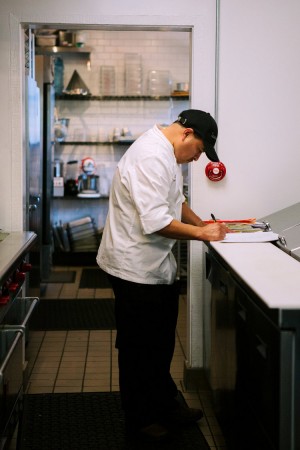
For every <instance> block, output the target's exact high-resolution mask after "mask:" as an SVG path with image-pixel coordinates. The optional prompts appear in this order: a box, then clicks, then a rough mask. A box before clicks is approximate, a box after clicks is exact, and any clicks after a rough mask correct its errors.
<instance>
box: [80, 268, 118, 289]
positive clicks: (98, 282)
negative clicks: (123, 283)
mask: <svg viewBox="0 0 300 450" xmlns="http://www.w3.org/2000/svg"><path fill="white" fill-rule="evenodd" d="M79 288H80V289H82V288H89V289H108V288H111V284H110V282H109V280H108V277H107V275H106V272H104V270H102V269H100V267H98V268H96V269H83V270H82V275H81V279H80V284H79Z"/></svg>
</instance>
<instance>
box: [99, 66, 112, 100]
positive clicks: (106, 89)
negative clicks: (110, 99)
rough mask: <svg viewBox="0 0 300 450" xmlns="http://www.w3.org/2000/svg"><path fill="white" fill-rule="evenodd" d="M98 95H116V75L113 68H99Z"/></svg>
mask: <svg viewBox="0 0 300 450" xmlns="http://www.w3.org/2000/svg"><path fill="white" fill-rule="evenodd" d="M100 94H101V95H108V96H111V95H116V74H115V68H114V67H113V66H101V68H100Z"/></svg>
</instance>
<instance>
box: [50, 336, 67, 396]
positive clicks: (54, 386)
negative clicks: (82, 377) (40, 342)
mask: <svg viewBox="0 0 300 450" xmlns="http://www.w3.org/2000/svg"><path fill="white" fill-rule="evenodd" d="M68 334H69V331H67V332H66V335H65V340H64V345H63V348H62V351H61V355H60V360H59V364H58V368H57V371H56V376H55V379H54V382H53V387H52V394H54V391H55V388H56V382H57V378H58V374H59V370H60V367H61V362H62V359H63V355H64V351H65V348H66V342H67V338H68Z"/></svg>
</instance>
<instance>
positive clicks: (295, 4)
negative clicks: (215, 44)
mask: <svg viewBox="0 0 300 450" xmlns="http://www.w3.org/2000/svg"><path fill="white" fill-rule="evenodd" d="M299 23H300V2H299V1H298V0H286V1H285V0H264V1H263V2H262V1H260V0H254V1H251V2H249V1H245V0H229V1H221V11H220V64H219V110H218V123H219V139H218V152H219V156H220V158H221V160H222V161H223V162H224V163H225V165H226V168H227V175H226V177H225V178H224V180H223V181H222V182H219V183H215V185H214V184H213V183H211V182H209V181H207V180H205V181H204V182H203V179H201V184H202V186H201V193H202V194H203V196H204V198H205V199H208V202H207V203H205V204H204V205H203V207H202V206H201V207H200V208H201V210H202V211H203V215H204V216H207V215H209V213H210V212H211V211H212V212H214V213H215V214H216V215H217V217H220V218H233V219H234V218H242V217H257V218H259V217H262V216H264V215H266V214H268V213H271V212H275V211H277V210H279V209H281V208H283V207H286V206H288V205H291V204H294V203H296V202H298V201H299V200H300V176H299V165H300V85H299V80H300V53H299V43H300V27H299Z"/></svg>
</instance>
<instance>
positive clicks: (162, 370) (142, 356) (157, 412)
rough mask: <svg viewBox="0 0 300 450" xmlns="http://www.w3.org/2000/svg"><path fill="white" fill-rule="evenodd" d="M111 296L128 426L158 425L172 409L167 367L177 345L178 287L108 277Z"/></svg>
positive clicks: (171, 385) (172, 386)
mask: <svg viewBox="0 0 300 450" xmlns="http://www.w3.org/2000/svg"><path fill="white" fill-rule="evenodd" d="M109 278H110V281H111V284H112V287H113V290H114V294H115V308H116V309H115V313H116V326H117V338H116V347H117V348H118V358H119V383H120V393H121V400H122V407H123V409H124V412H125V418H126V423H127V426H128V427H129V428H132V429H134V428H135V427H136V428H139V427H142V426H145V425H147V424H150V423H153V422H156V421H159V420H160V418H161V417H162V416H163V415H164V413H165V412H166V411H168V410H170V409H172V407H174V406H175V403H176V402H175V400H174V399H175V397H176V395H177V387H176V384H175V383H174V381H173V379H172V377H171V374H170V366H171V361H172V357H173V353H174V347H175V332H176V324H177V317H178V298H179V289H178V286H177V284H176V283H175V284H173V285H149V284H140V283H132V282H129V281H125V280H122V279H120V278H116V277H112V276H109Z"/></svg>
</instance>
